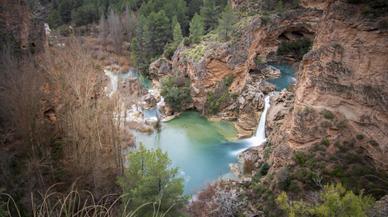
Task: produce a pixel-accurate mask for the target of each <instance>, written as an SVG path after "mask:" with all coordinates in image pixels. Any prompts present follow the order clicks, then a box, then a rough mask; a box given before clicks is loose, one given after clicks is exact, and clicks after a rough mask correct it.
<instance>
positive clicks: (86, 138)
mask: <svg viewBox="0 0 388 217" xmlns="http://www.w3.org/2000/svg"><path fill="white" fill-rule="evenodd" d="M44 59H45V60H44V62H45V66H46V72H47V73H48V74H49V78H50V82H51V85H52V86H53V87H54V90H55V95H56V101H57V103H56V104H57V106H56V113H57V116H58V126H59V129H60V132H61V134H62V135H63V141H64V144H63V153H64V155H65V156H64V157H65V161H64V164H65V165H66V166H67V169H69V170H71V172H72V173H73V174H77V175H80V176H82V175H85V176H86V177H87V178H89V179H83V181H84V182H86V183H85V184H88V185H90V186H91V187H92V188H93V189H94V190H97V189H99V190H101V189H102V188H103V189H104V191H105V192H106V191H109V190H112V189H107V188H106V186H114V185H112V181H113V180H114V178H115V176H116V175H117V174H119V173H120V172H121V170H122V158H121V142H122V141H121V139H122V137H121V136H122V135H121V131H120V127H119V125H120V122H121V120H120V116H119V115H115V114H120V113H121V112H120V106H119V101H118V100H117V99H116V98H108V97H106V96H105V93H104V91H103V88H104V85H105V84H104V83H102V81H103V78H102V77H101V76H103V73H102V69H101V68H100V67H99V66H98V65H97V64H96V62H95V61H94V60H93V58H92V56H91V55H90V53H89V52H88V51H87V50H86V49H84V48H83V47H82V45H81V44H80V43H79V42H78V41H77V40H76V39H71V40H69V41H68V42H67V44H66V47H64V48H52V49H51V50H49V51H48V52H47V54H46V56H45V58H44ZM112 179H113V180H112Z"/></svg>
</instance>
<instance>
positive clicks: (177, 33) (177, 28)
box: [172, 17, 183, 44]
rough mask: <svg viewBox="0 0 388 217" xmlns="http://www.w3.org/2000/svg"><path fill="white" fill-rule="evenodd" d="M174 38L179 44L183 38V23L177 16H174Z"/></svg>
mask: <svg viewBox="0 0 388 217" xmlns="http://www.w3.org/2000/svg"><path fill="white" fill-rule="evenodd" d="M172 23H173V40H174V43H177V44H179V43H180V42H181V41H182V40H183V35H182V29H181V25H180V24H179V22H178V20H177V19H176V17H174V18H173V22H172Z"/></svg>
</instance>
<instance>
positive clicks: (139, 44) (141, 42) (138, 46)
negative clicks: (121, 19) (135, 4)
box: [131, 15, 148, 72]
mask: <svg viewBox="0 0 388 217" xmlns="http://www.w3.org/2000/svg"><path fill="white" fill-rule="evenodd" d="M146 31H147V19H146V17H144V16H143V15H140V17H139V20H138V24H137V26H136V30H135V37H134V38H133V39H132V43H131V51H132V52H131V56H132V59H133V60H134V62H135V64H136V66H137V68H138V69H139V70H140V71H142V72H144V71H146V70H147V67H148V57H147V54H146V51H145V49H144V48H145V44H146V40H145V39H146V38H145V36H146Z"/></svg>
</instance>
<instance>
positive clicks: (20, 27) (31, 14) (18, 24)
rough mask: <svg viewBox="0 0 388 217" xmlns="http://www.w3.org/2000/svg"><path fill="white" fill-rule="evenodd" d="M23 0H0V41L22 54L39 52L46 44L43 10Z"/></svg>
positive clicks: (37, 4)
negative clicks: (10, 45)
mask: <svg viewBox="0 0 388 217" xmlns="http://www.w3.org/2000/svg"><path fill="white" fill-rule="evenodd" d="M30 6H32V5H28V4H27V2H26V1H24V0H0V40H1V42H2V43H5V42H9V43H12V46H14V47H15V48H16V49H17V50H20V51H21V52H23V53H27V52H37V51H41V50H42V49H43V47H44V46H45V44H46V39H45V38H46V36H45V29H44V25H43V16H44V15H43V13H44V8H43V7H41V5H40V4H39V2H38V1H36V4H35V5H33V8H31V7H30Z"/></svg>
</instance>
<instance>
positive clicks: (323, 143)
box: [321, 137, 330, 146]
mask: <svg viewBox="0 0 388 217" xmlns="http://www.w3.org/2000/svg"><path fill="white" fill-rule="evenodd" d="M321 144H322V145H324V146H329V145H330V141H329V139H328V138H327V137H325V138H323V139H322V140H321Z"/></svg>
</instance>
